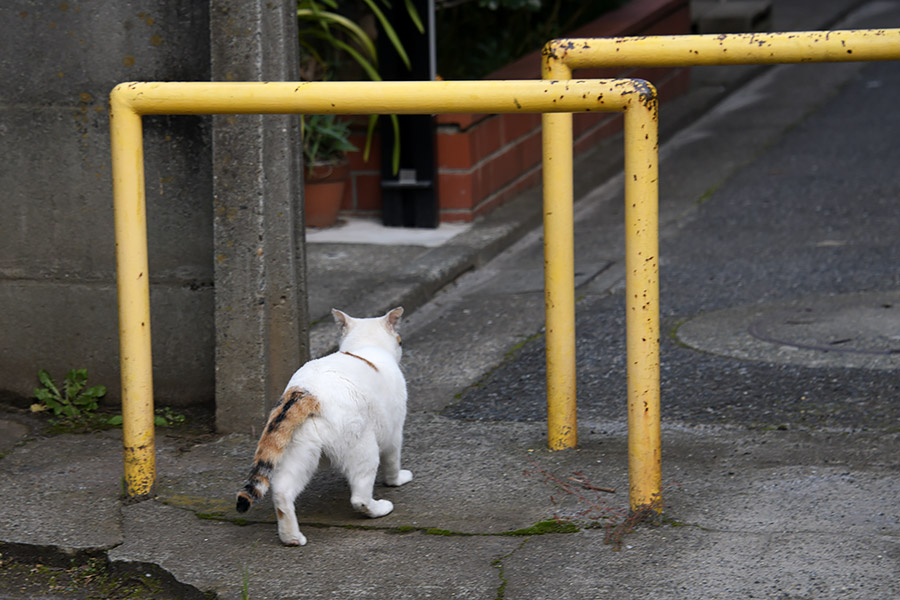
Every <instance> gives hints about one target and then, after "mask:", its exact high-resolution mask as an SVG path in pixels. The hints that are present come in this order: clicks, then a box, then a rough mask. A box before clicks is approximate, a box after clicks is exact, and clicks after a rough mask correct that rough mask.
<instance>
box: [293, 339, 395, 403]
mask: <svg viewBox="0 0 900 600" xmlns="http://www.w3.org/2000/svg"><path fill="white" fill-rule="evenodd" d="M287 387H288V388H290V387H300V388H302V389H304V390H307V391H308V392H310V393H311V394H312V395H314V396H316V397H317V398H319V399H320V401H323V400H327V399H328V398H341V397H345V396H347V395H351V396H353V397H355V398H357V399H358V398H360V397H371V398H373V399H377V398H379V397H382V396H397V395H401V394H402V395H403V398H404V399H405V397H406V384H405V381H404V379H403V373H402V372H401V371H400V367H399V365H398V364H397V361H396V360H395V359H394V357H393V356H392V355H391V354H390V353H389V352H387V351H385V350H383V349H381V348H378V347H375V346H372V347H364V348H357V349H354V350H353V351H352V352H351V351H338V352H335V353H333V354H329V355H327V356H323V357H322V358H318V359H315V360H311V361H309V362H308V363H306V364H304V365H303V366H302V367H301V368H300V369H298V370H297V371H296V372H295V373H294V375H293V376H292V377H291V380H290V382H289V383H288V385H287Z"/></svg>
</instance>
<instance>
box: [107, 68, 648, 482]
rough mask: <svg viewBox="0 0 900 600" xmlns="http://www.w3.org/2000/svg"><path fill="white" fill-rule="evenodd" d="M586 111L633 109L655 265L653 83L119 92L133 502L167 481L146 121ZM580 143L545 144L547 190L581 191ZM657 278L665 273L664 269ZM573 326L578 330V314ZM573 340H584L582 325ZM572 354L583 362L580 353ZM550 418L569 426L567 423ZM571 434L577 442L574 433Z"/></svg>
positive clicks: (640, 211) (218, 86) (633, 166)
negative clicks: (159, 426) (161, 441)
mask: <svg viewBox="0 0 900 600" xmlns="http://www.w3.org/2000/svg"><path fill="white" fill-rule="evenodd" d="M582 111H606V112H611V111H624V112H625V115H626V130H629V131H632V130H633V135H630V136H629V140H628V141H627V142H626V163H627V165H628V167H627V168H629V169H630V171H629V172H633V173H634V179H633V180H631V179H629V181H628V182H626V189H627V191H626V197H627V198H629V202H633V203H634V205H635V206H634V208H633V209H632V212H630V213H629V214H630V215H632V217H631V218H634V219H637V220H639V222H640V223H642V227H643V228H642V229H641V232H640V233H639V235H638V238H639V240H640V242H639V243H641V244H645V245H646V244H649V245H646V248H645V249H644V250H642V252H645V253H646V254H644V256H651V255H652V257H653V258H655V254H656V252H655V250H651V247H654V248H655V243H656V238H655V235H651V233H653V230H655V227H656V225H655V223H656V216H655V215H656V138H657V134H656V131H657V127H656V92H655V90H654V89H653V87H652V86H650V85H649V84H647V83H646V82H645V81H641V80H631V79H623V80H608V79H607V80H584V81H577V82H576V81H554V82H548V81H474V82H466V81H427V82H365V83H355V82H354V83H351V82H327V83H323V82H315V83H296V82H268V83H258V82H253V83H250V82H241V83H224V82H213V83H206V82H202V83H201V82H195V83H172V82H170V83H123V84H120V85H118V86H116V88H115V89H114V90H113V91H112V92H111V94H110V129H111V134H110V135H111V142H112V169H113V171H112V172H113V196H114V205H115V228H116V260H117V280H118V292H119V340H120V341H119V344H120V364H121V370H122V414H123V422H124V423H123V445H124V453H125V487H126V492H127V493H128V495H130V496H141V495H145V494H148V493H150V491H151V489H152V486H153V483H154V480H155V477H156V470H155V450H154V437H153V435H154V431H153V381H152V375H151V373H152V357H151V350H150V288H149V284H148V280H149V277H148V272H147V227H146V205H145V196H144V193H145V192H144V158H143V147H142V128H141V115H149V114H214V113H215V114H235V113H250V114H262V113H305V114H326V113H334V114H373V113H378V114H414V113H421V114H429V113H458V112H464V113H516V112H522V113H554V112H567V113H569V112H582ZM548 116H549V115H548ZM569 140H570V141H569V143H568V147H569V149H568V150H565V149H564V146H565V145H566V144H563V145H562V146H557V145H556V143H555V142H553V141H552V140H551V139H550V138H548V137H545V146H544V162H545V164H552V169H551V170H552V171H553V173H555V175H552V176H550V179H548V180H547V182H546V183H545V186H547V187H551V188H553V187H554V186H555V185H557V184H558V183H564V182H565V181H566V180H568V181H569V182H571V179H572V160H571V159H572V153H571V134H569ZM557 152H559V155H557V154H556V153H557ZM551 196H552V193H551ZM559 208H560V212H559V213H558V214H555V215H554V214H552V211H546V212H545V220H546V221H547V222H548V223H549V226H550V227H563V228H564V227H565V226H566V224H567V223H568V225H569V226H571V210H572V202H571V193H569V196H568V200H567V201H565V202H560V203H559ZM647 236H650V237H647ZM569 251H570V252H571V249H570V250H569ZM569 264H570V265H571V260H570V261H569ZM548 268H551V269H555V268H556V266H555V265H548ZM635 268H640V269H641V270H642V271H646V270H647V269H648V267H647V266H645V265H639V266H638V265H636V267H635ZM652 270H654V271H655V263H653V266H652ZM563 271H565V269H563ZM570 271H571V269H570ZM573 277H574V275H573V273H572V272H568V273H565V272H564V273H562V274H561V275H560V280H561V281H563V282H566V281H572V278H573ZM654 281H655V279H654ZM653 285H655V283H654V284H653ZM572 289H574V288H573V286H572V285H569V286H568V292H565V293H564V295H563V299H562V301H561V302H560V305H563V304H568V305H573V304H574V303H573V302H572V301H571V295H572ZM566 294H567V295H566ZM648 296H650V297H653V298H655V297H656V294H655V292H653V291H652V290H650V289H649V288H648ZM645 312H646V313H647V314H648V315H649V314H651V313H652V312H653V311H652V310H650V309H646V310H645ZM554 314H556V313H554ZM566 318H567V319H568V320H569V321H571V322H574V318H573V316H572V315H571V314H570V315H567V317H566ZM651 320H652V319H651ZM565 327H567V326H565ZM551 328H553V329H554V332H555V333H554V335H556V332H557V325H556V324H555V323H554V324H553V325H552V326H551V324H550V323H548V335H549V332H550V329H551ZM562 333H563V334H564V335H568V336H569V337H570V339H572V340H574V330H573V328H570V329H568V330H565V331H562ZM654 335H655V334H654ZM571 355H572V356H574V352H572V353H571ZM573 370H574V367H573ZM573 397H574V395H573ZM573 407H574V405H573ZM572 417H574V414H573V415H572ZM564 418H569V417H568V416H565V417H564ZM551 419H553V420H554V422H558V416H557V415H554V416H553V417H551ZM657 423H658V419H657ZM657 427H658V426H657ZM570 435H571V436H573V439H574V428H573V429H572V430H571V431H570Z"/></svg>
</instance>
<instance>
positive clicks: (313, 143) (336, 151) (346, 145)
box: [300, 115, 357, 171]
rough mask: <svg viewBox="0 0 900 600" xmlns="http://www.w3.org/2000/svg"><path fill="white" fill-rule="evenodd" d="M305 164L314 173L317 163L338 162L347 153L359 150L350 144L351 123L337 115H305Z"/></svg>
mask: <svg viewBox="0 0 900 600" xmlns="http://www.w3.org/2000/svg"><path fill="white" fill-rule="evenodd" d="M300 128H301V131H302V134H303V162H304V164H305V165H306V166H307V168H309V170H310V171H312V169H313V168H315V166H316V164H317V163H327V162H338V161H340V160H342V159H343V158H344V154H345V153H346V152H353V151H355V150H357V148H356V146H354V145H353V144H351V143H350V139H349V138H350V122H349V121H346V120H344V119H340V118H339V117H338V116H337V115H304V116H303V117H302V118H301V120H300Z"/></svg>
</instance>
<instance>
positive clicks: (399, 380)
mask: <svg viewBox="0 0 900 600" xmlns="http://www.w3.org/2000/svg"><path fill="white" fill-rule="evenodd" d="M332 312H333V314H334V317H335V320H336V321H337V322H338V323H339V324H341V325H342V326H343V335H342V339H341V345H340V350H339V351H338V352H336V353H334V354H330V355H328V356H325V357H323V358H320V359H318V360H313V361H310V362H308V363H306V364H305V365H303V366H302V367H301V368H300V369H299V370H298V371H297V372H296V373H294V375H293V377H291V380H290V382H288V385H287V388H292V387H298V388H301V389H303V390H306V391H308V392H309V393H310V394H311V395H312V396H314V397H315V398H316V399H317V400H318V402H319V407H320V408H319V411H318V415H315V416H313V417H311V418H309V419H307V420H306V421H304V422H303V423H302V424H301V425H300V426H299V427H298V428H297V429H296V431H294V434H293V437H292V439H291V442H290V443H289V444H288V446H287V448H286V449H285V451H284V455H283V456H282V458H281V460H280V462H279V463H278V465H277V467H276V468H275V471H274V473H273V475H272V477H271V489H272V496H273V499H274V502H275V508H276V509H277V510H278V511H279V518H278V536H279V537H280V538H281V541H282V542H283V543H284V544H287V545H289V546H296V545H300V546H302V545H304V544H306V538H305V537H304V536H303V534H302V533H300V529H299V526H298V524H297V516H296V513H295V512H294V500H295V499H296V498H297V496H298V495H299V494H300V492H302V491H303V488H304V487H306V485H307V483H309V480H310V479H311V478H312V476H313V474H314V473H315V471H316V468H317V466H318V464H319V461H320V459H321V458H327V459H328V460H329V461H330V463H331V465H332V466H334V467H335V468H337V469H338V470H340V471H341V472H342V473H343V474H344V476H346V478H347V481H348V482H349V484H350V503H351V504H352V506H353V508H354V509H356V510H357V511H359V512H361V513H363V514H365V515H367V516H369V517H383V516H384V515H386V514H388V513H390V512H391V511H392V510H393V509H394V505H393V504H392V503H391V502H390V501H388V500H375V499H374V498H373V497H372V488H373V486H374V484H375V476H376V473H377V471H378V467H379V464H380V465H381V470H382V476H383V480H384V483H385V484H386V485H391V486H399V485H403V484H404V483H407V482H409V481H411V480H412V473H411V472H410V471H407V470H404V469H401V468H400V446H401V444H402V442H403V422H404V420H405V419H406V380H405V379H404V377H403V373H402V372H401V371H400V365H399V361H400V355H401V350H400V344H399V337H398V336H397V334H396V325H397V323H398V322H399V319H400V315H401V314H402V313H403V309H402V308H396V309H394V310H392V311H391V312H389V313H388V314H386V315H384V316H383V317H378V318H372V319H354V318H352V317H349V316H347V315H345V314H344V313H342V312H340V311H338V310H335V311H332ZM346 352H350V353H352V354H353V355H355V356H351V355H349V354H345V353H346ZM362 359H365V360H362ZM366 361H368V362H369V363H371V365H370V364H368V363H367V362H366ZM373 366H374V367H375V368H373ZM376 369H377V370H376Z"/></svg>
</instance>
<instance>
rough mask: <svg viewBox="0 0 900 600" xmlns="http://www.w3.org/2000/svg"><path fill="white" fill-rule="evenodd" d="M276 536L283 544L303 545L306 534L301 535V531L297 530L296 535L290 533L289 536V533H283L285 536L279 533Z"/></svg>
mask: <svg viewBox="0 0 900 600" xmlns="http://www.w3.org/2000/svg"><path fill="white" fill-rule="evenodd" d="M278 537H279V538H281V543H282V544H284V545H285V546H305V545H306V536H305V535H303V534H302V533H300V532H299V531H298V532H297V535H290V536H289V535H285V536H282V535H279V536H278Z"/></svg>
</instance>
